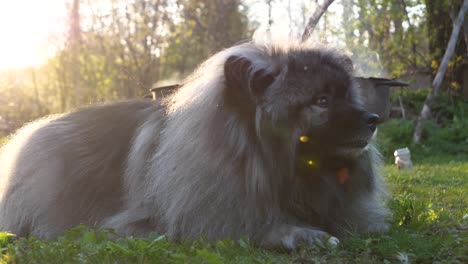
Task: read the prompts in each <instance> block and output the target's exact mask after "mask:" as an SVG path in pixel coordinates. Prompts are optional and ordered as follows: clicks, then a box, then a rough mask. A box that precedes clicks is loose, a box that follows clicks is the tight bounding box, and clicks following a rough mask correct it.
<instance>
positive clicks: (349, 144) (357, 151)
mask: <svg viewBox="0 0 468 264" xmlns="http://www.w3.org/2000/svg"><path fill="white" fill-rule="evenodd" d="M368 146H369V141H368V140H363V139H359V140H352V141H345V142H343V143H341V144H339V145H337V147H336V149H335V155H338V156H340V157H348V158H353V157H358V156H360V155H361V154H362V153H364V152H365V151H366V150H367V148H368Z"/></svg>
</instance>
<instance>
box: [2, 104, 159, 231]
mask: <svg viewBox="0 0 468 264" xmlns="http://www.w3.org/2000/svg"><path fill="white" fill-rule="evenodd" d="M157 109H158V107H157V106H155V105H154V104H153V103H152V102H151V101H126V102H119V103H113V104H102V105H97V106H91V107H87V108H84V109H81V110H79V111H76V112H72V113H69V114H65V115H61V116H58V117H49V118H46V119H42V120H40V121H37V122H34V123H31V124H29V125H28V126H26V127H25V128H23V129H21V130H20V131H19V132H18V133H17V134H16V135H15V136H14V137H13V138H12V140H11V142H9V143H8V144H7V145H5V146H4V147H3V148H2V153H1V154H0V155H1V156H0V168H1V170H0V181H1V183H2V187H1V188H2V189H1V190H0V198H1V201H0V228H1V229H3V230H5V231H11V232H13V233H15V234H18V235H36V236H39V237H50V236H53V235H55V234H58V233H60V232H62V231H64V230H66V229H67V228H70V227H73V226H75V225H78V224H81V223H83V224H87V225H96V224H99V222H100V221H102V219H103V218H105V217H106V216H109V215H111V214H113V213H115V212H116V211H117V210H119V209H120V207H121V204H122V193H123V184H122V182H123V174H124V171H125V163H126V160H127V155H128V152H129V149H130V146H131V142H132V138H133V137H134V136H135V132H136V130H137V128H138V127H139V126H140V125H141V124H142V123H143V122H144V121H145V120H146V119H147V118H148V116H149V115H151V113H154V112H155V111H156V110H157Z"/></svg>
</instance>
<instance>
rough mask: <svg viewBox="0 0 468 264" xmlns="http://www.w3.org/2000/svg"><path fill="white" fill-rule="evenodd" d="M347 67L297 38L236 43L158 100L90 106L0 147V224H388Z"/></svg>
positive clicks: (320, 235) (218, 233)
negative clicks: (274, 42) (269, 42)
mask: <svg viewBox="0 0 468 264" xmlns="http://www.w3.org/2000/svg"><path fill="white" fill-rule="evenodd" d="M351 64H352V63H350V60H349V59H348V58H347V57H346V56H344V55H342V54H341V53H339V52H336V51H333V50H327V49H323V48H312V47H308V46H306V45H300V44H298V45H295V44H288V45H265V44H262V45H260V44H255V43H253V42H249V43H243V44H239V45H237V46H234V47H232V48H229V49H226V50H224V51H221V52H220V53H218V54H215V55H214V56H212V57H211V58H210V59H208V60H207V61H206V62H205V63H203V64H202V65H201V66H200V67H199V68H198V70H197V71H195V73H193V74H192V76H190V77H189V78H188V79H187V80H186V81H185V82H184V85H183V86H182V87H181V88H180V90H179V91H177V92H176V93H175V94H174V95H172V96H170V97H169V98H167V99H166V100H163V101H159V102H158V101H149V100H148V101H144V100H135V101H125V102H117V103H106V104H100V105H94V106H88V107H84V108H81V109H78V110H76V111H73V112H70V113H67V114H63V115H58V116H52V117H48V118H44V119H42V120H39V121H36V122H33V123H31V124H29V125H26V126H25V127H24V128H22V129H21V130H19V131H18V132H17V133H16V134H15V135H14V136H12V138H11V140H10V141H9V143H7V144H6V145H5V146H4V147H3V148H2V154H1V161H0V175H1V176H0V177H1V178H0V180H1V183H0V186H1V190H0V228H1V229H3V230H5V231H10V232H13V233H15V234H17V235H20V236H28V235H32V236H37V237H40V238H51V237H54V236H56V235H59V234H60V233H62V232H63V231H65V230H67V229H69V228H71V227H73V226H76V225H78V224H85V225H89V226H97V227H102V228H113V229H115V230H116V232H117V234H119V235H122V236H127V235H132V236H145V235H148V234H149V233H151V232H158V233H164V234H167V235H168V237H169V238H170V239H172V240H173V241H181V240H187V239H189V240H190V239H197V238H199V237H203V238H205V239H210V240H218V239H223V238H232V239H239V238H240V237H245V236H246V237H248V238H249V239H250V240H251V241H252V242H253V243H255V244H256V245H258V246H261V247H264V248H286V249H291V250H294V249H296V248H297V246H298V245H299V244H301V243H308V244H313V243H321V242H327V241H328V243H330V244H336V243H338V239H337V238H336V237H340V236H343V235H344V234H346V233H347V232H348V231H356V232H381V231H386V230H387V229H388V224H387V223H386V218H387V216H388V215H389V211H388V209H387V208H386V206H385V199H386V191H385V185H384V182H383V180H382V178H381V176H380V175H379V171H378V165H379V157H378V153H377V151H376V150H375V148H374V147H373V143H372V142H371V141H372V136H373V133H374V131H375V129H376V123H377V121H378V116H377V115H375V114H372V113H368V112H366V111H364V110H363V107H362V105H361V104H360V101H359V93H358V90H357V88H356V84H355V83H354V81H353V78H352V65H351Z"/></svg>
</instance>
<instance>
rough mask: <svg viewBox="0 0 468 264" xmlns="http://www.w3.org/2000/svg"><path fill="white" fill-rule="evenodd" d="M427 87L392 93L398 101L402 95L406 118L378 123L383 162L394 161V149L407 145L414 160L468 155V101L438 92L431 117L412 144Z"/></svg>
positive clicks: (378, 140) (393, 99)
mask: <svg viewBox="0 0 468 264" xmlns="http://www.w3.org/2000/svg"><path fill="white" fill-rule="evenodd" d="M428 92H429V91H428V90H417V91H411V90H402V91H399V92H398V93H395V94H393V95H392V101H393V103H394V104H396V103H397V101H396V100H397V97H398V96H401V98H402V100H403V104H404V106H405V110H406V114H407V116H408V117H409V119H406V120H405V119H391V120H389V121H388V122H387V123H385V124H382V125H381V126H380V127H379V134H378V137H377V143H378V145H379V147H380V150H381V152H382V154H383V156H384V158H385V161H386V162H393V160H394V158H393V151H394V150H395V149H398V148H402V147H409V148H410V150H411V155H412V157H413V159H414V160H417V161H421V160H427V159H432V158H431V157H433V156H437V155H451V156H455V157H456V156H458V157H468V102H467V101H465V100H463V99H461V98H452V99H450V97H448V96H447V95H444V94H440V95H438V96H437V97H436V99H435V101H434V104H433V107H432V109H431V110H432V111H431V113H432V119H431V120H429V121H427V122H426V123H425V125H424V129H423V135H422V138H423V140H422V143H421V144H420V145H417V146H413V145H412V136H413V130H414V124H415V119H416V118H417V117H418V116H419V112H420V111H421V108H422V105H423V103H424V100H425V98H426V96H427V93H428Z"/></svg>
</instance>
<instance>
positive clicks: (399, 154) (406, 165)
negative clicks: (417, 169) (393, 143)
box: [393, 148, 413, 170]
mask: <svg viewBox="0 0 468 264" xmlns="http://www.w3.org/2000/svg"><path fill="white" fill-rule="evenodd" d="M393 155H394V156H395V164H396V165H397V166H398V169H399V170H401V169H411V168H413V162H412V161H411V153H410V151H409V149H408V148H401V149H397V150H395V152H394V153H393Z"/></svg>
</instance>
